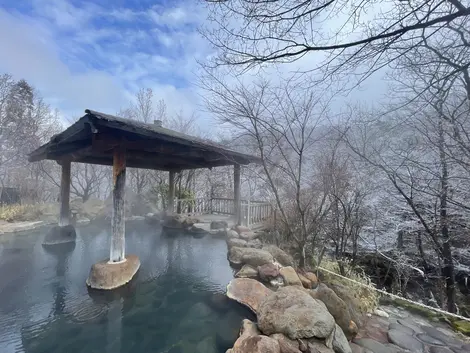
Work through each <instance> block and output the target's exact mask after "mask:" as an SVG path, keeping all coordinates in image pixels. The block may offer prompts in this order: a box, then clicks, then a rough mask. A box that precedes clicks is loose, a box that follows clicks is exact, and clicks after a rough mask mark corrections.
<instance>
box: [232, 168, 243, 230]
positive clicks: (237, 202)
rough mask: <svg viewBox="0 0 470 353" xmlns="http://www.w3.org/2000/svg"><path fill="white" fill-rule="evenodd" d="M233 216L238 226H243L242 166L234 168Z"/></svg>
mask: <svg viewBox="0 0 470 353" xmlns="http://www.w3.org/2000/svg"><path fill="white" fill-rule="evenodd" d="M233 214H234V215H235V220H236V223H237V224H238V225H240V224H241V198H240V164H235V165H234V166H233Z"/></svg>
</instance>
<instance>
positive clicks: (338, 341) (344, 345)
mask: <svg viewBox="0 0 470 353" xmlns="http://www.w3.org/2000/svg"><path fill="white" fill-rule="evenodd" d="M333 350H334V351H335V352H336V353H352V351H351V347H349V342H348V340H347V338H346V336H345V335H344V332H343V330H342V329H341V327H339V326H338V324H336V326H335V330H334V334H333Z"/></svg>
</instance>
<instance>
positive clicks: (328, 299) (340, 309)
mask: <svg viewBox="0 0 470 353" xmlns="http://www.w3.org/2000/svg"><path fill="white" fill-rule="evenodd" d="M310 295H311V296H312V298H315V299H319V300H321V301H322V302H323V303H324V304H325V305H326V307H327V308H328V311H329V312H330V313H331V315H333V317H334V318H335V321H336V323H337V324H338V325H339V326H340V327H341V329H342V330H343V332H344V333H345V335H346V337H348V338H352V337H354V336H355V335H356V334H357V330H356V331H351V329H354V327H352V326H350V323H351V315H349V311H348V308H347V306H346V303H345V302H344V301H343V300H342V299H341V298H340V297H338V296H337V295H336V293H335V292H334V291H333V290H332V289H330V288H328V287H327V286H326V285H325V284H324V283H320V284H319V285H318V287H317V288H316V289H314V290H311V291H310ZM356 328H357V327H356Z"/></svg>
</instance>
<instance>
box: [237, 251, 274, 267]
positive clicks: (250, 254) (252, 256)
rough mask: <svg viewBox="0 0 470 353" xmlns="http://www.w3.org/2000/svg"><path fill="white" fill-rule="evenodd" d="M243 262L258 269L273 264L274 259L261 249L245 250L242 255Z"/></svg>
mask: <svg viewBox="0 0 470 353" xmlns="http://www.w3.org/2000/svg"><path fill="white" fill-rule="evenodd" d="M241 262H242V263H244V264H248V265H251V266H253V267H258V266H262V265H264V264H267V263H272V262H273V257H272V256H271V254H270V253H268V252H266V251H263V250H260V249H253V248H245V249H244V251H243V254H242V258H241Z"/></svg>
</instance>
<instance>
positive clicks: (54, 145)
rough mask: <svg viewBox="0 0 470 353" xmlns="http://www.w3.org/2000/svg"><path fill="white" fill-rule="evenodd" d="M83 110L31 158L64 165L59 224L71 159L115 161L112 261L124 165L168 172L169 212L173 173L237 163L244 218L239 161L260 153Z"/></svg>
mask: <svg viewBox="0 0 470 353" xmlns="http://www.w3.org/2000/svg"><path fill="white" fill-rule="evenodd" d="M85 113H86V114H85V115H84V116H83V117H82V118H80V119H79V120H78V121H77V122H76V123H74V124H73V125H71V126H70V127H68V128H67V129H65V130H64V131H63V132H61V133H60V134H58V135H55V136H53V137H52V138H51V140H50V141H49V142H48V143H46V144H44V145H42V146H41V147H39V148H38V149H36V150H35V151H33V152H32V153H31V154H30V156H29V161H30V162H37V161H41V160H44V159H49V160H55V161H57V162H58V163H59V164H60V165H61V166H62V177H61V191H60V194H61V207H60V215H59V226H62V227H64V226H69V225H70V206H69V201H70V168H71V162H76V163H91V164H100V165H112V166H113V214H112V220H111V230H112V239H111V249H110V258H109V262H108V263H109V264H113V263H122V262H124V261H125V259H126V258H125V222H124V216H125V215H124V190H125V180H126V166H128V167H132V168H144V169H154V170H163V171H168V172H169V178H168V179H169V206H168V210H167V211H169V212H174V202H173V200H174V197H175V185H174V180H175V173H177V172H180V171H182V170H185V169H195V168H209V169H212V168H213V167H219V166H227V165H233V167H234V173H233V177H234V213H235V217H236V219H237V220H239V219H240V209H241V199H240V166H241V165H247V164H249V163H259V162H260V161H261V160H260V159H259V158H258V157H254V156H250V155H247V154H243V153H239V152H235V151H232V150H229V149H227V148H225V147H223V146H221V145H219V144H216V143H214V142H211V141H207V140H203V139H200V138H196V137H193V136H189V135H185V134H182V133H179V132H176V131H173V130H170V129H166V128H164V127H162V124H161V122H160V121H158V120H157V121H155V122H154V124H147V123H143V122H140V121H135V120H130V119H123V118H120V117H117V116H113V115H108V114H103V113H100V112H96V111H92V110H89V109H87V110H85Z"/></svg>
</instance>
